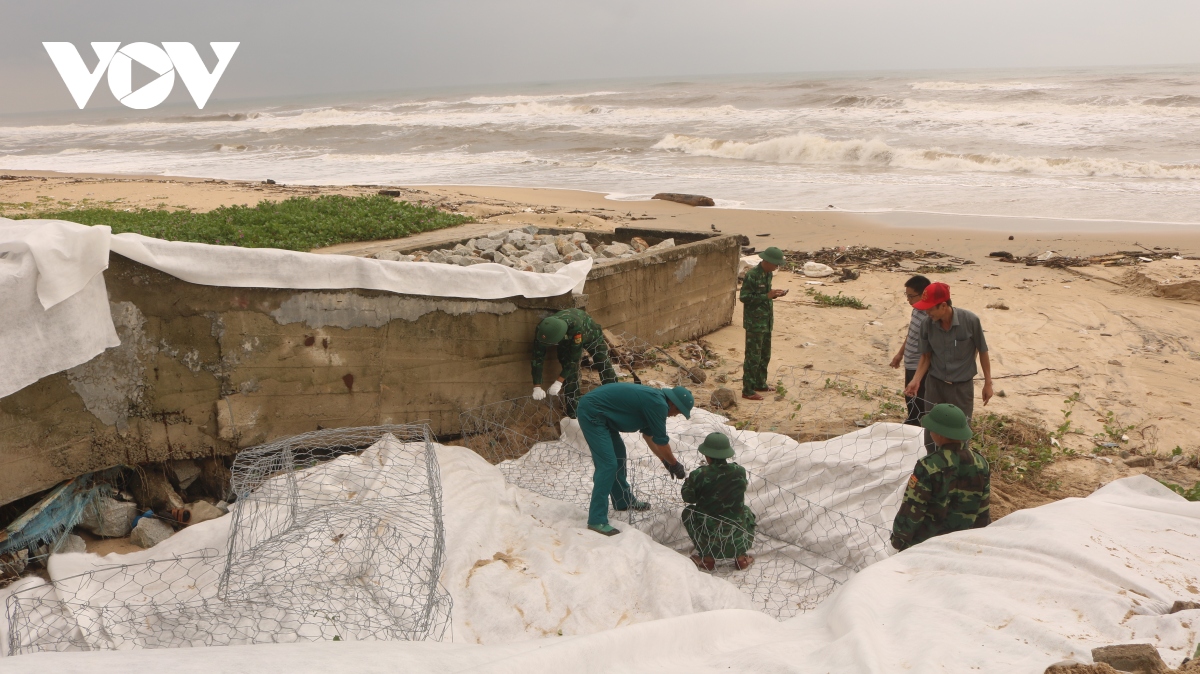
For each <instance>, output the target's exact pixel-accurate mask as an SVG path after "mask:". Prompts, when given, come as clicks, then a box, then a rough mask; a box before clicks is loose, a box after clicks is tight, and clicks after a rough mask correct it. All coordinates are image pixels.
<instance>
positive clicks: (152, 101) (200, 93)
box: [42, 42, 241, 110]
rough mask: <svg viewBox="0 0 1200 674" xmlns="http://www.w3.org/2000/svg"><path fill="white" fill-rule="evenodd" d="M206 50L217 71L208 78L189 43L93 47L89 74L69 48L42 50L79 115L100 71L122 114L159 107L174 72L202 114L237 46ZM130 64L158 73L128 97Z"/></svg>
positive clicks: (62, 45) (100, 44) (168, 91)
mask: <svg viewBox="0 0 1200 674" xmlns="http://www.w3.org/2000/svg"><path fill="white" fill-rule="evenodd" d="M208 44H209V46H210V47H212V50H213V52H214V53H216V55H217V66H216V67H215V68H213V70H212V72H209V71H208V68H207V67H206V66H205V65H204V61H202V60H201V59H200V54H199V53H198V52H197V51H196V48H195V47H193V46H192V43H190V42H164V43H162V47H159V46H158V45H154V44H150V43H149V42H133V43H131V44H127V45H125V46H124V47H122V46H121V43H120V42H93V43H92V50H93V51H95V52H96V58H97V59H99V62H98V63H97V64H96V69H95V70H94V71H90V72H89V71H88V68H87V65H85V64H84V62H83V58H82V57H81V56H80V55H79V50H78V49H76V48H75V45H73V44H71V43H70V42H43V43H42V46H43V47H45V48H46V52H47V53H49V54H50V60H52V61H54V67H55V68H58V74H59V75H61V76H62V78H63V82H64V83H66V85H67V90H68V91H70V92H71V97H72V98H74V99H75V104H76V105H78V106H79V109H80V110H82V109H83V107H84V106H85V105H87V102H88V99H90V98H91V97H92V92H94V91H95V90H96V85H98V84H99V83H100V78H101V77H102V76H103V75H104V72H105V70H107V71H108V88H109V89H110V90H111V91H112V93H113V96H116V98H117V100H118V101H120V102H121V104H122V105H124V106H125V107H127V108H133V109H134V110H149V109H150V108H153V107H154V106H156V105H158V104H159V103H162V102H163V101H165V100H166V99H167V96H169V95H170V94H171V89H173V88H174V87H175V73H176V72H178V73H179V77H180V79H182V80H183V85H184V86H185V87H187V90H188V93H190V94H191V95H192V100H193V101H195V102H196V107H198V108H200V109H201V110H203V109H204V104H205V103H207V102H208V97H209V96H211V95H212V92H213V89H214V88H216V86H217V81H219V80H220V79H221V75H224V74H225V68H226V66H228V65H229V60H230V59H232V58H233V52H235V51H237V48H238V45H239V44H241V43H240V42H209V43H208ZM134 61H137V62H138V63H140V64H142V65H143V66H146V67H147V68H149V69H150V70H153V71H154V72H156V73H158V77H157V78H156V79H155V80H154V81H153V82H150V83H149V84H146V85H145V86H143V87H141V88H140V89H138V90H137V91H133V62H134Z"/></svg>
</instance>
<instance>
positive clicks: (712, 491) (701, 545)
mask: <svg viewBox="0 0 1200 674" xmlns="http://www.w3.org/2000/svg"><path fill="white" fill-rule="evenodd" d="M697 449H698V450H699V452H700V453H701V454H703V455H704V456H705V457H706V459H707V461H708V464H707V465H704V466H700V467H699V468H697V469H696V470H693V471H692V473H691V474H690V475H688V476H687V479H686V480H684V481H683V490H682V492H681V494H680V496H682V497H683V501H684V503H687V504H688V505H687V507H686V508H684V509H683V528H684V529H686V530H687V532H688V536H689V537H690V538H691V539H692V543H694V544H695V546H696V554H694V555H692V562H694V563H695V564H696V566H698V567H700V568H702V569H706V570H708V571H712V570H713V569H715V568H716V566H717V560H718V559H732V560H733V562H734V564H735V565H736V566H737V568H739V569H743V570H744V569H747V568H749V567H750V565H751V564H753V563H754V558H753V557H751V556H750V555H748V554H746V553H747V552H748V551H749V550H750V546H751V545H753V544H754V529H755V527H756V525H757V521H756V520H755V518H754V513H753V512H752V511H751V510H750V507H749V506H747V505H746V503H745V499H746V487H747V486H749V484H750V483H749V480H748V479H747V477H746V469H745V468H742V467H741V466H739V465H738V464H736V463H733V462H732V461H730V459H732V458H733V445H731V444H730V442H729V436H727V435H725V434H724V433H709V434H708V437H706V438H704V442H703V443H701V444H700V446H699V447H698V448H697Z"/></svg>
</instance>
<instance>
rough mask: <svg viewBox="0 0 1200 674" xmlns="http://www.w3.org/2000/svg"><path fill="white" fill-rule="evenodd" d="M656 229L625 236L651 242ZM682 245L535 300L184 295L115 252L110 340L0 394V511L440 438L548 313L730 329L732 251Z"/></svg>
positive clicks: (191, 290) (645, 329)
mask: <svg viewBox="0 0 1200 674" xmlns="http://www.w3.org/2000/svg"><path fill="white" fill-rule="evenodd" d="M672 234H673V233H670V232H668V233H665V234H664V233H661V232H658V233H650V231H649V230H647V231H645V232H641V233H639V235H642V236H643V238H646V240H647V241H648V242H649V243H650V244H652V245H653V244H655V243H658V241H660V240H662V239H663V238H668V237H670V236H672ZM633 235H634V234H631V233H629V232H624V233H622V232H620V230H618V233H617V234H616V235H615V236H616V238H617V240H621V239H622V237H623V238H624V240H626V241H627V240H628V238H630V237H632V236H633ZM607 236H609V237H612V236H613V235H607ZM690 237H691V238H692V239H693V240H694V242H693V243H686V244H683V245H679V246H676V247H675V248H671V249H668V250H666V251H664V252H661V253H657V254H651V255H643V256H638V257H636V258H633V259H628V260H622V261H614V262H606V263H603V264H599V265H596V267H595V268H594V269H593V270H592V272H591V274H589V277H588V282H587V284H586V286H585V292H586V293H587V295H586V297H572V296H570V295H563V296H559V297H554V298H546V299H538V300H528V299H524V298H510V299H505V300H465V299H463V300H458V299H446V298H429V297H419V296H411V295H396V294H392V293H386V292H378V291H370V290H336V291H332V290H322V291H298V290H273V289H256V288H226V287H212V286H201V285H196V284H191V283H187V282H184V281H181V280H179V279H177V278H174V277H172V276H169V275H167V274H164V273H162V272H159V271H157V270H154V269H151V268H149V267H146V266H143V265H140V264H138V263H135V262H132V261H130V260H127V259H125V258H122V257H120V256H118V255H115V254H114V255H113V256H112V261H111V265H110V267H109V269H108V271H106V272H105V282H106V284H107V286H108V294H109V300H110V308H111V310H112V315H113V320H114V322H115V323H116V327H117V333H118V335H119V336H120V338H121V345H120V346H118V347H115V348H112V349H109V350H107V351H105V352H104V353H102V354H101V355H99V356H97V357H96V358H94V359H92V360H91V361H89V362H87V363H85V364H83V365H80V366H78V367H75V368H72V369H70V370H68V371H65V372H60V373H58V374H55V375H52V376H49V377H46V378H44V379H42V380H40V381H38V382H36V383H34V384H32V385H30V386H28V387H26V388H24V389H22V390H21V391H18V392H17V393H14V394H12V395H10V396H7V397H5V398H2V399H0V464H3V465H4V466H5V468H6V470H4V471H2V472H0V504H5V503H9V502H11V501H14V500H16V499H19V498H21V497H23V496H26V495H28V494H32V493H36V492H38V491H41V490H44V489H47V488H49V487H51V486H53V485H55V484H57V483H59V482H61V481H62V480H65V479H67V478H71V477H74V476H76V475H80V474H82V473H86V472H90V471H94V470H100V469H103V468H108V467H111V466H114V465H130V466H132V465H138V464H145V463H156V462H161V461H166V460H171V459H185V458H200V457H208V456H222V455H229V454H232V453H235V452H236V451H237V450H238V449H239V448H244V447H249V446H252V445H254V444H258V443H262V442H266V441H269V440H273V439H275V438H279V437H284V436H288V435H294V434H297V433H304V432H307V431H312V430H317V429H319V428H333V427H339V426H364V425H373V424H383V423H411V422H416V421H420V420H428V421H429V422H430V425H431V427H432V428H433V430H434V432H435V433H438V434H454V433H457V432H458V430H459V421H458V415H459V413H460V412H461V411H462V410H464V409H469V408H472V407H477V406H479V405H483V404H485V403H489V402H495V401H499V400H504V399H507V398H513V397H517V396H522V395H528V394H529V390H530V379H529V354H530V351H531V349H532V338H533V333H534V329H535V327H536V326H537V323H538V322H539V321H540V320H541V319H542V318H543V317H545V316H546V315H548V314H549V313H552V312H554V311H558V310H560V309H564V308H567V307H570V306H575V305H576V303H577V302H578V303H581V304H582V303H583V302H586V307H587V308H588V310H589V311H591V312H592V313H593V314H594V315H595V316H596V318H597V320H599V321H600V322H601V324H602V325H604V326H605V327H609V328H611V329H614V330H619V331H620V330H623V331H626V332H629V333H632V334H636V335H638V336H640V337H642V338H643V339H646V340H648V341H651V342H655V343H663V342H667V341H673V340H678V339H689V338H693V337H697V336H699V335H703V334H706V333H708V332H711V331H713V330H715V329H717V328H719V327H721V326H723V325H727V324H729V322H730V321H731V319H732V315H733V307H734V304H735V297H734V292H735V285H736V270H737V266H736V265H737V253H738V246H737V241H736V239H735V238H734V237H706V236H704V235H695V234H691V235H690ZM682 240H687V239H686V238H685V236H680V238H679V239H677V241H682ZM547 369H548V372H547V373H546V374H547V376H548V377H552V376H555V375H556V374H557V371H556V369H557V361H556V359H554V358H549V359H547Z"/></svg>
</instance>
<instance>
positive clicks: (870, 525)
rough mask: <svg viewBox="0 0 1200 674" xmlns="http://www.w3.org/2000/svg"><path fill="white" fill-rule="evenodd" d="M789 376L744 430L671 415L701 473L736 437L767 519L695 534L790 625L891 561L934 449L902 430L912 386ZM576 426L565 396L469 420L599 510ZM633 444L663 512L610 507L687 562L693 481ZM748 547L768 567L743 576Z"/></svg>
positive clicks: (648, 494) (487, 444)
mask: <svg viewBox="0 0 1200 674" xmlns="http://www.w3.org/2000/svg"><path fill="white" fill-rule="evenodd" d="M624 341H625V342H626V343H633V344H636V343H638V342H636V341H635V340H634V339H631V338H629V337H627V336H626V337H624ZM634 351H635V352H638V351H637V350H636V349H635V350H634ZM643 369H644V368H643ZM643 376H644V375H643ZM687 376H688V375H687V373H686V372H685V371H683V370H679V371H678V374H675V375H673V376H671V375H668V378H669V379H672V380H673V381H667V382H662V383H663V384H671V385H677V384H682V383H684V381H683V380H684V379H686V378H687ZM775 380H776V382H777V384H776V385H777V387H778V390H777V391H776V392H775V393H769V394H767V395H769V396H774V397H775V401H774V402H775V404H774V406H773V408H774V412H773V413H772V414H771V415H769V416H768V415H767V414H764V412H765V411H766V409H767V406H765V405H760V406H758V408H757V410H756V411H755V412H754V413H753V414H752V415H751V416H750V417H748V418H739V421H738V422H737V425H736V427H735V426H731V425H729V423H728V422H727V421H728V420H727V419H725V418H723V417H721V416H718V415H717V414H715V413H712V412H709V411H706V410H703V409H697V410H696V411H695V412H693V417H692V420H691V421H690V422H687V421H684V420H683V419H682V418H677V419H672V420H670V421H669V422H668V430H669V431H670V435H671V446H672V449H673V450H674V453H675V455H676V457H677V458H678V459H679V460H680V461H682V462H683V463H684V465H685V466H686V467H687V468H689V469H691V468H695V467H696V466H698V465H700V464H701V463H703V462H704V461H705V458H704V457H703V456H702V455H700V454H699V452H698V451H697V450H696V448H697V447H698V446H699V445H700V443H701V442H702V441H703V440H704V438H705V437H706V436H707V435H708V434H709V433H714V432H717V433H723V434H725V435H726V436H728V437H729V438H730V440H731V442H732V444H733V446H734V448H735V450H736V452H737V455H736V456H735V458H734V459H733V460H734V461H736V462H737V463H739V464H741V465H742V466H743V467H744V468H746V471H747V477H748V480H749V485H748V488H747V491H746V497H745V501H746V505H748V506H749V508H750V510H751V511H752V512H753V513H754V516H755V519H756V524H755V525H754V526H753V527H752V529H753V530H747V529H746V528H744V527H743V526H742V523H739V522H735V521H731V520H727V519H724V518H721V517H713V516H709V515H705V514H703V513H698V512H692V513H691V514H690V515H689V519H690V524H691V528H692V532H691V533H692V534H694V535H695V536H696V537H698V538H700V539H704V540H702V541H701V544H702V546H704V547H705V548H706V549H725V550H726V554H727V556H728V557H729V558H727V559H719V558H718V559H715V560H714V561H715V564H713V566H714V568H713V569H712V570H713V573H715V574H716V575H719V576H721V577H724V578H725V579H727V580H729V581H730V582H732V583H733V584H735V585H737V586H738V587H740V588H741V589H742V590H743V591H745V592H746V593H747V594H748V595H750V597H751V598H752V601H753V603H754V605H755V606H756V607H757V608H759V609H760V610H763V611H764V612H766V613H769V614H771V615H774V616H776V617H778V618H786V617H790V616H793V615H795V614H797V613H799V612H802V611H805V610H808V609H811V608H813V607H815V606H816V605H817V604H818V603H819V602H820V601H821V600H822V599H824V598H825V597H826V596H828V595H829V594H830V593H831V592H832V591H833V590H834V589H835V588H836V587H837V586H838V585H839V584H841V583H842V582H844V581H845V580H846V579H847V578H849V577H850V576H851V575H852V574H853V573H855V572H857V571H859V570H861V569H863V568H865V567H866V566H867V565H869V564H871V563H873V562H875V561H878V560H880V559H883V558H885V557H887V556H888V555H890V554H891V547H890V544H889V537H890V533H891V521H890V518H891V517H892V516H893V515H894V513H895V511H896V508H897V507H898V506H899V502H900V498H901V495H902V492H901V491H900V489H899V488H898V485H902V484H903V482H904V479H905V477H906V476H907V474H908V473H909V472H911V470H912V468H913V465H914V464H915V463H916V460H917V458H918V457H919V456H920V455H921V454H922V453H923V449H922V448H923V443H922V433H921V429H920V428H918V427H914V426H906V425H904V424H903V423H902V422H903V420H904V418H905V416H906V412H907V410H906V407H905V399H904V397H903V394H902V393H901V392H900V391H899V390H898V389H895V388H892V389H889V388H888V387H884V386H879V385H876V384H871V383H868V382H865V381H862V380H858V379H855V378H852V377H846V376H844V375H840V374H837V373H826V372H821V371H818V370H814V369H804V368H791V367H784V368H778V369H777V370H776V377H775ZM743 402H745V401H743ZM781 408H782V413H781V412H780V410H781ZM563 419H564V410H563V405H562V403H561V401H560V400H559V399H558V398H547V399H546V400H542V401H535V400H533V399H532V398H517V399H514V400H507V401H503V402H499V403H494V404H491V405H485V406H482V407H479V408H476V409H472V410H468V411H466V412H464V413H463V415H462V428H463V444H465V445H466V446H468V447H470V448H471V449H473V450H474V451H476V452H477V453H479V454H481V455H482V456H484V458H486V459H488V460H489V461H490V462H492V463H494V464H497V465H498V467H499V468H500V470H501V472H502V473H503V474H504V476H505V478H506V479H507V480H508V481H509V482H510V483H511V484H514V485H516V486H519V487H522V488H525V489H528V490H530V491H534V492H537V493H539V494H542V495H544V496H548V497H550V498H554V499H558V500H561V501H566V502H569V503H575V504H577V505H579V506H580V507H582V508H584V509H586V508H587V505H588V502H589V499H590V496H591V491H592V471H593V465H592V461H591V456H590V453H589V450H588V447H587V443H586V442H585V441H584V439H583V437H582V434H581V432H580V430H579V427H578V425H577V423H575V422H570V421H568V422H566V423H562V422H563ZM755 428H762V429H763V431H762V432H758V431H755V430H751V429H755ZM627 445H628V459H627V460H626V470H627V476H628V480H629V483H630V486H631V487H632V489H633V492H634V496H635V498H637V499H639V500H643V501H647V502H648V503H650V509H649V510H646V511H643V512H637V511H632V510H630V511H623V512H618V511H615V510H611V509H610V512H609V517H610V519H612V520H618V521H623V522H627V523H628V524H629V525H631V526H634V527H637V528H638V529H640V530H641V531H643V532H645V533H647V534H648V535H650V536H651V537H652V538H654V539H655V540H656V541H658V542H659V543H661V544H663V545H666V546H668V547H671V548H673V549H676V550H678V551H679V552H681V553H683V554H691V553H693V552H698V550H697V547H696V542H695V541H693V539H692V536H691V535H689V532H688V531H687V528H686V527H685V525H684V521H683V517H682V515H683V512H684V508H685V506H686V505H687V504H686V503H684V502H683V500H682V497H681V494H680V486H681V483H680V482H679V481H676V480H673V479H671V477H670V476H669V474H668V473H667V472H666V471H665V470H664V468H663V466H662V464H661V462H660V461H659V460H658V459H657V458H656V457H655V456H654V455H653V454H651V453H650V451H649V448H648V447H646V446H645V444H644V442H643V441H642V440H641V439H640V438H638V439H636V440H635V441H634V442H633V443H632V444H630V443H628V442H627ZM746 540H750V541H752V544H751V545H750V546H749V553H750V554H751V555H753V556H754V557H755V561H754V563H753V564H752V565H751V566H750V568H749V569H746V570H740V569H738V568H737V566H736V564H735V559H734V558H733V557H735V556H736V555H735V553H737V554H740V552H741V550H742V549H744V548H745V547H746V546H745V545H744V544H738V543H737V541H746ZM729 550H734V552H729ZM700 556H705V555H700Z"/></svg>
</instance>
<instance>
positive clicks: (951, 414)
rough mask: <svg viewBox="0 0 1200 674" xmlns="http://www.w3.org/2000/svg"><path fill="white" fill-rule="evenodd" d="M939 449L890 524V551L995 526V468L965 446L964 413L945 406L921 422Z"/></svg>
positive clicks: (920, 465) (923, 463) (916, 473)
mask: <svg viewBox="0 0 1200 674" xmlns="http://www.w3.org/2000/svg"><path fill="white" fill-rule="evenodd" d="M921 425H922V426H924V427H925V428H926V430H928V431H929V434H930V436H931V437H932V438H933V442H934V445H935V446H936V449H935V450H934V451H933V453H931V454H929V455H928V456H926V457H925V458H923V459H921V460H920V461H918V462H917V465H916V468H914V469H913V474H912V477H911V478H909V480H908V489H907V490H906V491H905V492H904V502H903V503H901V504H900V512H898V513H896V521H895V522H894V523H893V524H892V547H894V548H896V549H897V550H904V549H905V548H910V547H912V546H914V545H916V544H918V543H920V542H922V541H924V540H927V539H930V538H933V537H934V536H940V535H942V534H948V533H950V532H952V531H962V530H963V529H977V528H979V527H985V526H987V525H988V524H989V523H991V511H990V509H989V507H988V501H989V500H990V499H991V491H992V487H991V468H990V467H989V466H988V462H987V459H985V458H983V456H981V455H980V454H979V453H978V452H975V451H973V450H971V449H970V448H968V447H967V445H966V442H967V441H968V440H970V439H971V428H970V427H969V426H968V425H967V415H965V414H963V411H962V410H960V409H958V408H957V407H955V406H954V405H950V404H948V403H943V404H941V405H935V406H934V407H933V409H932V410H930V411H929V414H926V415H925V416H924V417H923V418H922V419H921Z"/></svg>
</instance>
